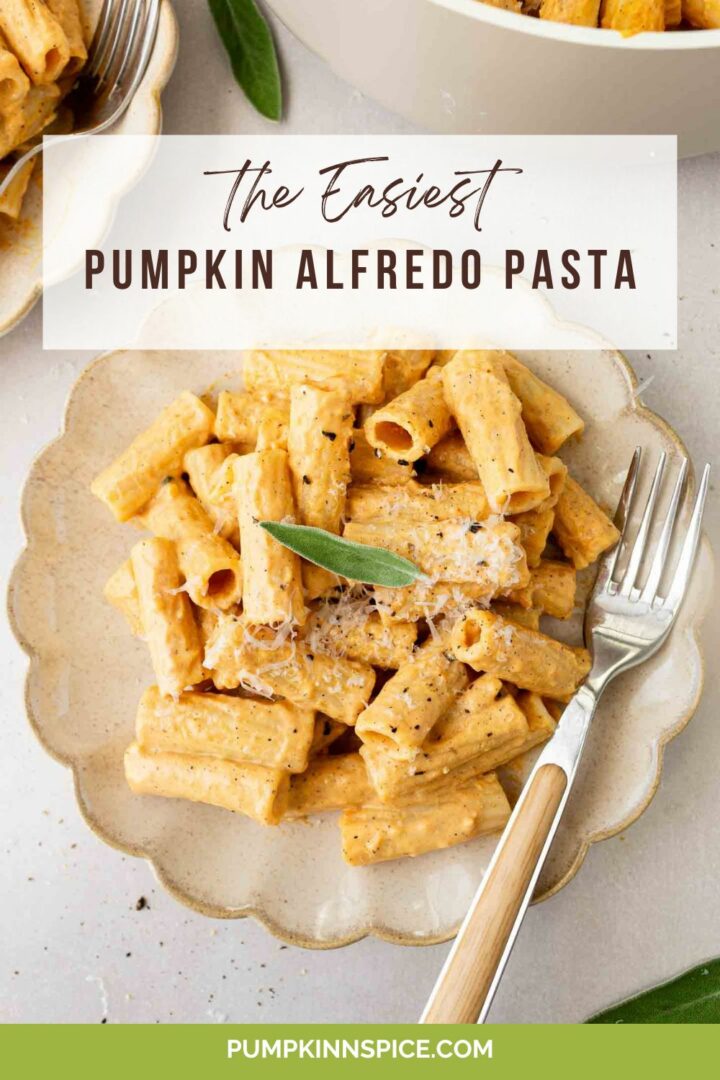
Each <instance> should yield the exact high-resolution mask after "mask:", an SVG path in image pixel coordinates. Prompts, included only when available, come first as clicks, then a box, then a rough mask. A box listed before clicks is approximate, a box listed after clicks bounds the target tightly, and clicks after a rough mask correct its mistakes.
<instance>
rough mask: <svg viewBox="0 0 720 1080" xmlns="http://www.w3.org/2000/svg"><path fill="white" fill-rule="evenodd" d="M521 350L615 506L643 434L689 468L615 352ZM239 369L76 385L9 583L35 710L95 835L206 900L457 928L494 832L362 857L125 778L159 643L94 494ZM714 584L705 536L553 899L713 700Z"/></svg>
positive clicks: (164, 361)
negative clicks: (674, 619) (702, 642)
mask: <svg viewBox="0 0 720 1080" xmlns="http://www.w3.org/2000/svg"><path fill="white" fill-rule="evenodd" d="M521 355H523V356H524V358H525V359H527V360H528V362H529V363H530V364H531V365H532V366H533V367H534V368H535V369H536V370H537V371H538V372H539V373H540V374H541V375H544V376H545V377H547V379H548V380H549V381H550V382H552V383H553V384H554V385H556V386H558V387H560V388H562V389H563V390H564V392H565V393H566V394H567V395H568V397H570V399H571V400H572V401H573V402H574V403H575V404H576V406H577V407H578V408H579V409H580V411H581V412H582V413H583V415H584V416H585V418H586V420H587V434H586V437H585V439H584V441H583V443H582V444H581V445H579V446H576V447H572V448H570V449H568V450H567V453H566V454H564V456H565V457H566V459H567V460H568V462H569V463H570V465H571V467H572V469H573V470H574V472H575V474H576V475H577V476H578V478H579V479H580V480H581V481H584V482H586V483H588V484H589V486H590V488H591V490H592V491H593V492H594V494H595V496H596V497H598V498H599V499H600V501H601V502H603V503H606V504H608V505H612V504H614V502H615V500H616V498H617V496H618V493H619V490H620V487H621V483H622V478H623V476H624V472H625V470H626V468H627V466H628V463H629V461H630V457H631V455H632V450H633V448H634V447H635V446H636V445H637V444H642V445H643V446H644V447H646V448H647V450H648V451H649V453H650V455H651V456H652V457H656V456H657V454H658V452H659V451H660V450H661V449H665V450H666V451H667V452H668V454H669V457H670V466H671V472H672V471H673V466H675V467H677V461H678V457H679V455H680V454H681V453H682V444H681V443H680V440H679V439H678V437H677V436H676V435H675V434H674V433H673V432H672V430H671V429H670V428H669V427H668V426H667V425H666V424H664V423H663V421H661V420H660V419H659V418H658V417H656V416H654V415H653V414H652V413H650V412H648V411H647V410H646V409H645V408H644V407H643V406H642V405H640V404H639V403H638V402H637V400H636V397H635V393H634V390H635V385H636V384H635V380H634V376H633V374H632V371H631V370H630V368H629V367H628V365H627V363H626V362H625V361H624V360H623V358H622V357H621V356H620V355H619V354H617V353H611V352H603V353H598V352H595V353H588V352H577V353H557V352H555V353H528V354H521ZM232 368H233V360H232V358H231V354H228V353H216V354H212V353H197V352H196V353H188V352H181V353H158V352H147V353H143V352H123V353H114V354H111V355H108V356H105V357H101V358H100V359H99V360H97V361H95V363H94V364H92V365H91V366H90V367H89V368H88V369H87V370H86V371H85V373H84V374H83V375H82V376H81V378H80V379H79V381H78V383H77V384H76V386H75V388H74V390H73V392H72V394H71V397H70V402H69V405H68V409H67V416H66V423H65V431H64V434H63V435H62V436H61V438H60V439H59V440H57V441H56V442H55V443H53V444H52V445H51V446H50V447H48V448H47V449H46V450H45V451H44V453H43V454H42V455H41V457H40V458H39V459H38V461H37V462H36V464H35V465H34V467H33V469H32V472H31V474H30V477H29V479H28V482H27V486H26V490H25V496H24V503H23V516H24V525H25V531H26V534H27V548H26V550H25V552H24V554H23V555H22V557H21V558H20V561H19V563H18V565H17V567H16V569H15V573H14V576H13V580H12V583H11V587H10V615H11V620H12V623H13V625H14V628H15V633H16V635H17V637H18V639H19V641H20V642H21V644H22V645H23V647H24V648H25V650H26V651H27V653H28V655H29V656H30V661H31V662H30V670H29V675H28V681H27V711H28V715H29V718H30V721H31V723H32V725H33V727H34V729H35V731H36V733H37V735H38V737H39V738H40V740H41V741H42V743H43V745H44V746H45V747H46V748H47V749H48V751H49V752H50V753H52V754H53V755H54V756H55V757H57V758H58V759H59V760H60V761H62V762H63V763H65V764H66V765H68V766H69V767H71V768H72V770H73V772H74V776H75V782H76V789H77V796H78V800H79V803H80V807H81V809H82V812H83V814H84V815H85V817H86V819H87V821H88V823H89V824H90V826H91V827H92V828H93V829H94V830H95V831H96V832H97V833H99V834H100V836H102V837H103V838H104V839H105V840H107V841H108V842H109V843H111V844H114V845H116V846H117V847H119V848H121V849H123V850H124V851H127V852H130V853H132V854H134V855H139V856H144V857H146V858H148V859H149V860H151V862H152V864H153V866H154V868H155V870H156V872H157V874H158V876H159V878H160V880H161V881H162V883H163V884H164V885H165V886H166V888H168V889H169V890H170V891H171V892H172V893H173V894H174V895H175V896H176V897H177V898H178V899H180V900H181V901H183V902H184V903H186V904H188V905H190V906H192V907H194V908H196V909H197V910H199V911H201V912H204V913H206V914H209V915H214V916H223V917H235V916H242V915H248V914H252V915H254V916H255V917H257V918H258V919H260V920H261V921H262V922H264V923H265V924H266V926H268V927H269V928H270V929H271V930H272V932H273V933H275V934H277V935H279V936H281V937H283V938H286V939H288V940H291V941H293V942H296V943H299V944H303V945H307V946H315V947H330V946H334V945H341V944H345V943H348V942H351V941H353V940H356V939H358V938H360V937H362V936H363V935H365V934H368V933H375V934H377V935H380V936H382V937H385V938H388V939H390V940H393V941H398V942H403V943H407V944H411V943H414V944H420V943H429V942H437V941H441V940H444V939H447V938H449V937H450V936H452V934H453V933H454V932H455V931H456V929H457V927H458V925H459V923H460V921H461V920H462V917H463V915H464V914H465V911H466V909H467V907H468V904H469V901H470V899H471V897H472V894H473V892H474V890H475V887H476V885H477V883H478V880H479V878H480V876H481V875H482V873H483V870H484V868H485V867H486V865H487V863H488V860H489V858H490V856H491V854H492V850H493V846H494V839H493V838H485V839H481V840H477V841H473V842H472V843H469V844H466V845H462V846H460V847H457V848H453V849H451V850H448V851H443V852H437V853H433V854H430V855H425V856H422V857H420V858H418V859H414V860H405V861H401V862H393V863H385V864H382V865H379V866H375V867H370V868H366V869H357V868H350V867H347V866H345V865H344V863H343V862H342V859H341V856H340V837H339V834H338V829H337V824H336V821H335V816H334V815H329V816H325V817H324V818H323V819H322V820H321V819H316V820H315V821H313V822H311V823H294V824H288V825H285V826H282V827H280V828H276V829H269V828H263V827H262V826H259V825H256V824H254V823H253V822H252V821H250V820H248V819H245V818H242V817H240V816H238V815H233V814H230V813H227V812H226V811H223V810H218V809H215V808H213V807H208V806H201V805H198V804H192V803H184V802H181V801H174V800H166V799H156V798H151V797H138V796H134V795H132V794H131V793H130V791H129V790H128V788H127V786H126V784H125V782H124V778H123V773H122V755H123V750H124V748H125V746H126V745H127V744H128V742H130V740H131V738H132V732H133V720H134V714H135V709H136V705H137V701H138V698H139V697H140V694H141V692H142V690H143V689H144V688H145V687H146V686H147V685H148V684H149V682H150V681H151V680H152V673H151V669H150V664H149V660H148V657H147V655H146V650H145V647H144V646H143V645H142V644H141V643H140V642H138V641H136V640H134V639H132V638H130V636H129V634H128V632H127V630H126V627H125V624H124V621H123V619H122V618H121V617H120V616H119V615H118V614H117V613H116V612H115V611H113V610H112V609H111V608H109V607H108V606H107V605H106V604H105V603H104V601H103V599H102V595H101V590H102V586H103V584H104V582H105V580H106V579H107V577H108V576H109V574H110V573H111V572H112V571H113V570H114V569H115V567H116V566H117V565H118V564H119V563H120V561H121V560H122V559H124V558H125V556H126V554H127V551H128V548H129V546H130V544H131V542H132V540H133V538H135V537H136V536H137V533H136V532H135V530H134V529H132V528H131V527H129V526H124V527H122V528H121V527H118V526H117V525H116V524H115V523H114V521H113V520H111V517H110V515H109V514H108V513H107V511H106V509H105V507H104V506H102V505H101V504H100V503H99V502H98V501H97V500H96V499H94V498H93V497H92V496H91V495H90V492H89V490H88V487H89V484H90V481H91V479H92V477H93V476H94V475H95V474H96V473H97V472H98V471H99V469H100V468H101V467H102V466H104V465H105V464H106V463H107V462H108V461H109V460H111V459H112V458H113V457H114V456H115V455H116V454H117V453H118V452H119V451H120V450H121V449H122V448H123V447H124V446H125V445H126V444H127V443H128V442H129V440H130V439H131V437H132V436H134V435H135V434H136V432H137V431H138V430H140V429H141V428H142V427H143V426H145V425H146V424H147V423H148V422H149V421H150V420H151V418H152V417H153V416H154V415H155V413H156V412H157V411H158V410H159V409H160V408H161V407H162V406H163V405H165V404H166V403H167V402H168V401H170V400H172V398H173V397H175V396H176V395H177V394H178V393H179V392H180V391H181V390H182V389H185V388H187V387H190V388H192V389H193V390H195V391H196V392H198V393H202V392H203V391H204V390H205V389H206V388H207V387H208V386H209V385H211V384H213V385H214V386H215V387H217V386H218V385H220V386H222V385H223V384H225V385H228V384H229V385H231V386H232V385H235V384H236V383H237V381H238V379H237V375H236V374H235V375H233V374H232ZM228 369H230V374H228ZM600 387H601V388H602V391H601V392H600V391H599V389H598V388H600ZM711 577H712V558H711V554H710V550H709V547H708V546H707V544H706V543H705V544H704V545H703V547H702V548H701V551H700V557H699V562H698V566H697V570H696V574H695V577H694V583H693V589H692V591H691V595H690V596H689V597H688V598H687V601H686V603H685V605H684V608H683V610H682V613H681V615H680V619H679V621H678V624H677V626H676V628H675V630H674V632H673V634H672V637H671V639H670V641H669V643H668V644H667V645H666V646H665V647H664V648H663V650H662V651H661V652H660V653H659V654H658V655H657V656H656V657H654V658H653V659H652V660H651V661H649V662H648V663H646V664H645V665H644V666H643V667H642V668H640V669H638V670H637V671H635V672H631V673H629V674H628V675H626V676H625V677H623V678H622V679H619V680H618V681H617V682H616V683H615V684H614V685H613V686H612V687H611V689H610V691H609V692H608V693H607V694H606V695H605V697H604V699H603V701H602V703H601V706H600V709H599V711H598V714H597V717H596V719H595V720H594V722H593V728H592V731H591V736H590V739H589V744H588V746H587V749H586V752H585V756H584V759H583V764H582V768H581V772H580V774H579V776H578V779H577V783H576V786H575V789H574V791H573V795H572V797H571V800H570V804H569V806H568V810H567V813H566V815H565V818H564V820H563V823H562V826H561V829H560V832H559V833H558V836H557V839H556V841H555V844H554V846H553V849H552V852H551V854H550V857H549V860H548V862H547V864H546V867H545V870H544V872H543V877H542V882H541V886H540V895H543V896H547V895H549V894H550V893H552V892H555V891H556V890H557V889H559V888H560V887H561V886H562V885H563V884H565V883H566V882H567V881H568V880H569V879H570V878H571V877H572V876H573V874H574V873H575V872H576V871H577V869H578V867H579V866H580V864H581V862H582V860H583V857H584V855H585V853H586V851H587V849H588V847H589V845H590V844H591V843H592V842H594V841H595V840H599V839H603V838H605V837H608V836H612V835H613V834H614V833H617V832H618V831H619V830H620V829H623V828H625V827H626V826H627V825H628V824H629V823H630V822H632V821H633V820H634V819H635V818H637V817H638V816H639V814H640V813H641V812H642V811H643V810H644V808H645V807H646V806H647V804H648V802H649V801H650V799H651V797H652V795H653V793H654V792H655V790H656V788H657V785H658V781H659V776H660V769H661V763H662V748H663V746H664V744H665V743H666V742H667V741H668V740H669V739H670V738H672V737H673V736H674V735H676V734H677V733H678V732H679V731H680V730H681V728H682V727H683V726H684V724H685V723H686V722H687V721H688V719H689V718H690V716H691V715H692V713H693V710H694V709H695V706H696V704H697V701H698V698H699V695H700V692H701V687H702V661H701V655H700V652H699V649H698V645H697V641H696V636H695V633H696V630H697V627H698V625H699V622H700V620H701V617H702V614H703V611H702V608H703V601H702V597H703V596H707V595H708V594H709V593H710V587H709V584H708V582H709V579H710V578H711ZM528 765H529V762H528Z"/></svg>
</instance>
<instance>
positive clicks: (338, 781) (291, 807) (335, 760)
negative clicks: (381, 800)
mask: <svg viewBox="0 0 720 1080" xmlns="http://www.w3.org/2000/svg"><path fill="white" fill-rule="evenodd" d="M374 797H375V792H374V791H373V788H372V785H371V783H370V781H369V780H368V775H367V772H366V771H365V766H364V764H363V760H362V758H361V757H360V755H359V754H334V755H332V756H330V757H321V758H315V759H314V760H313V761H311V762H310V765H309V766H308V769H307V772H304V773H302V774H301V775H300V776H294V777H293V778H292V780H291V781H290V796H289V799H288V808H287V814H286V816H287V817H304V816H305V815H307V814H321V813H322V812H323V811H326V810H344V809H345V807H346V806H361V805H362V804H363V803H364V802H370V801H372V799H373V798H374Z"/></svg>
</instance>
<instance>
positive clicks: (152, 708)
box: [135, 686, 315, 773]
mask: <svg viewBox="0 0 720 1080" xmlns="http://www.w3.org/2000/svg"><path fill="white" fill-rule="evenodd" d="M314 732H315V713H314V711H313V710H312V709H305V708H303V707H302V706H299V705H291V704H289V703H288V702H284V701H272V702H270V701H261V700H260V701H258V700H256V699H254V698H241V697H231V696H229V695H227V694H197V693H184V694H180V695H179V696H178V698H177V699H176V700H173V701H167V700H166V699H165V698H164V697H163V693H162V688H161V687H160V686H151V687H150V688H149V689H148V690H146V691H145V693H144V694H143V696H142V698H141V699H140V705H139V707H138V712H137V718H136V721H135V738H136V741H137V743H138V746H141V747H142V748H143V750H149V751H152V752H153V753H154V752H157V751H161V750H162V751H168V752H170V753H176V754H202V755H208V756H210V757H217V758H223V759H224V760H226V761H237V762H250V763H251V764H253V765H264V766H265V767H266V768H268V769H284V770H286V771H287V772H290V773H301V772H303V771H304V770H305V769H306V768H307V763H308V755H309V752H310V745H311V743H312V740H313V735H314Z"/></svg>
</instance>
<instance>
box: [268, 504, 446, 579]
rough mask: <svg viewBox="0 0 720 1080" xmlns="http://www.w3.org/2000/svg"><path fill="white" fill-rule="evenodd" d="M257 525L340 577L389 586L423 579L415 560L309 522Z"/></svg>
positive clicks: (312, 561)
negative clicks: (358, 541)
mask: <svg viewBox="0 0 720 1080" xmlns="http://www.w3.org/2000/svg"><path fill="white" fill-rule="evenodd" d="M260 525H261V526H262V528H263V529H265V530H266V532H269V533H270V535H271V536H272V537H273V538H274V539H275V540H277V541H279V543H281V544H283V545H284V546H285V547H286V548H290V550H291V551H294V552H295V553H296V554H297V555H302V557H303V559H307V560H308V562H311V563H315V565H316V566H322V567H324V568H325V570H331V571H332V573H333V574H338V576H339V577H344V578H350V579H351V580H352V581H362V582H365V583H366V584H368V585H387V586H389V587H390V588H391V589H401V588H402V587H403V586H404V585H412V583H413V581H417V580H418V579H421V580H426V579H425V574H423V572H422V570H419V569H418V568H417V566H415V564H414V563H411V562H410V561H409V560H408V559H403V558H402V557H401V556H400V555H395V554H394V552H392V551H387V550H386V549H385V548H380V547H371V546H370V544H357V543H355V541H354V540H345V539H343V537H341V536H336V535H335V534H334V533H331V532H326V531H325V529H315V528H313V527H312V526H311V525H286V524H284V523H283V522H280V521H261V522H260Z"/></svg>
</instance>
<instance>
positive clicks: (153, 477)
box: [91, 391, 215, 521]
mask: <svg viewBox="0 0 720 1080" xmlns="http://www.w3.org/2000/svg"><path fill="white" fill-rule="evenodd" d="M214 420H215V417H214V414H213V413H212V411H211V410H210V409H209V408H208V407H207V405H205V404H204V403H203V402H202V401H201V400H200V398H199V397H196V396H195V394H191V393H190V392H189V391H185V392H184V393H182V394H181V395H180V397H179V398H178V399H177V401H174V402H173V403H172V405H168V407H167V408H166V409H163V411H162V412H161V413H160V415H159V416H158V418H157V419H156V420H155V421H154V422H153V423H152V424H151V425H150V427H149V428H148V429H147V430H146V431H143V432H142V434H141V435H138V436H137V438H136V439H134V440H133V442H132V443H131V444H130V446H129V447H128V448H127V450H125V452H124V453H123V454H121V455H120V457H119V458H117V460H116V461H114V462H113V463H112V465H109V466H108V467H107V469H105V470H104V471H103V472H101V473H100V475H99V476H98V477H96V478H95V480H93V483H92V485H91V491H92V493H93V495H97V497H98V498H99V499H101V500H102V501H103V502H104V503H105V505H106V506H107V507H108V508H109V509H110V510H112V512H113V514H114V515H115V517H116V519H117V520H118V521H127V520H128V519H129V518H131V517H132V516H133V514H136V513H137V512H138V511H139V510H141V509H142V507H143V506H144V505H145V503H147V502H148V501H149V500H150V499H151V498H152V496H153V495H154V494H155V493H156V491H157V489H158V487H159V485H160V483H161V482H162V481H163V480H164V479H165V477H167V476H179V475H180V473H181V472H182V463H183V458H184V457H185V454H186V453H187V451H188V450H192V449H193V447H196V446H204V445H205V443H206V442H208V441H209V439H210V433H211V431H212V428H213V422H214Z"/></svg>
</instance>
